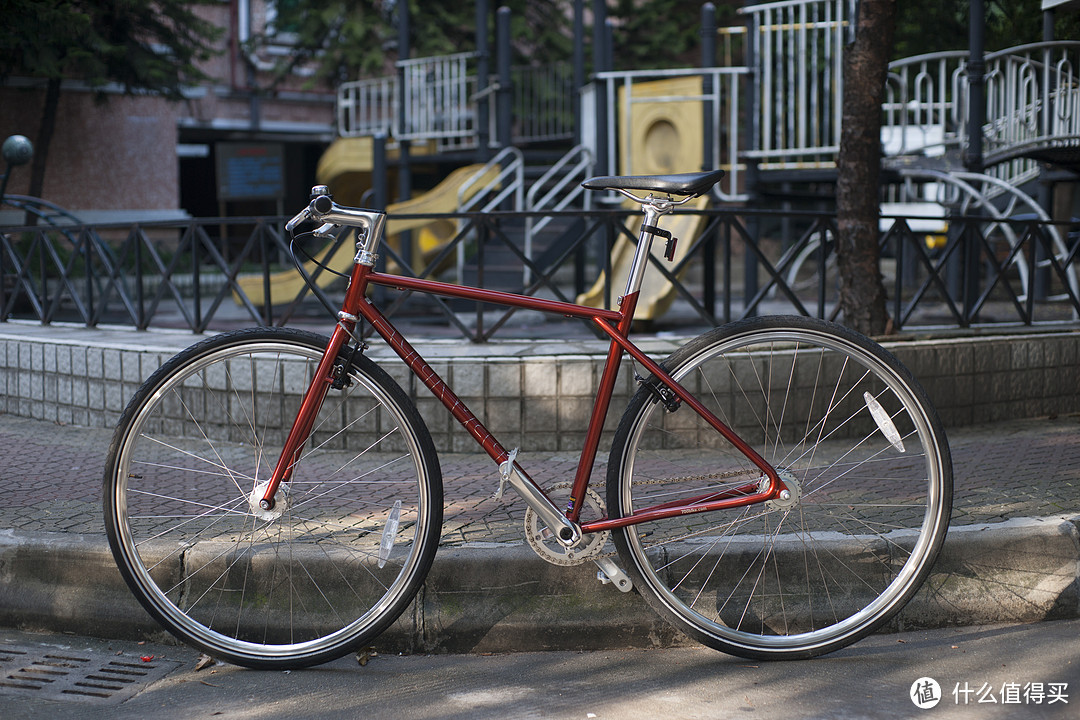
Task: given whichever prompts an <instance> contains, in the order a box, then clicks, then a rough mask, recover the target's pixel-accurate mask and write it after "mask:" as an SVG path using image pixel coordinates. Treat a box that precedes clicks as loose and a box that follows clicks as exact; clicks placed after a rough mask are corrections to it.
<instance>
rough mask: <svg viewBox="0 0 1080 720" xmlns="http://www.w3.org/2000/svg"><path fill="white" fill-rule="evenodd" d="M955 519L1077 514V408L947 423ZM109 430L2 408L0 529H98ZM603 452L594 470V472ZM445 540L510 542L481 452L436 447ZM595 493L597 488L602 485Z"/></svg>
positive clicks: (512, 503) (567, 467) (558, 461)
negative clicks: (1043, 415)
mask: <svg viewBox="0 0 1080 720" xmlns="http://www.w3.org/2000/svg"><path fill="white" fill-rule="evenodd" d="M948 434H949V442H950V445H951V447H952V453H953V465H954V476H955V493H954V510H953V525H954V526H961V525H972V524H977V523H992V522H1002V521H1005V520H1010V519H1015V518H1030V517H1049V516H1062V515H1067V516H1080V413H1076V414H1070V415H1063V416H1059V417H1055V418H1039V419H1031V420H1018V421H1009V422H998V423H994V424H991V425H978V426H972V427H963V428H951V429H949V431H948ZM110 437H111V432H110V431H108V430H103V429H96V428H83V427H76V426H73V425H58V424H56V423H51V422H46V421H41V420H30V419H26V418H21V417H16V416H12V415H7V414H0V478H2V483H0V530H17V531H25V532H61V533H64V532H67V533H82V534H88V535H101V534H103V533H104V526H103V522H102V517H101V479H102V474H103V472H104V465H105V456H106V454H107V452H108V446H109V440H110ZM605 457H606V455H604V454H603V453H602V458H601V459H600V460H598V466H597V470H596V472H595V473H594V477H595V478H597V479H599V480H602V478H603V467H602V466H603V464H604V458H605ZM440 459H441V461H442V465H443V478H444V486H445V504H446V512H445V522H444V530H443V544H444V545H446V546H461V545H464V544H467V543H486V542H493V543H518V542H521V540H522V532H521V523H522V517H523V514H524V503H523V502H522V501H521V500H520V499H518V498H517V497H516V495H514V493H513V492H512V491H511V492H508V493H507V494H506V496H505V498H504V500H503V501H496V500H493V499H492V498H491V495H492V493H493V492H494V490H495V487H496V485H497V471H496V468H495V465H494V463H492V462H491V461H490V460H489V459H488V458H487V457H486V456H485V455H483V454H482V453H479V452H476V453H467V454H465V453H440ZM522 462H523V463H524V464H525V465H526V467H527V468H528V469H529V470H530V472H531V473H532V474H533V476H534V478H536V479H537V480H538V481H539V482H541V483H542V484H544V485H548V484H551V483H555V482H560V481H563V480H569V479H571V478H572V476H573V471H574V468H575V466H576V462H577V455H576V453H572V452H566V451H562V452H545V453H540V452H530V451H529V450H528V448H523V449H522ZM601 494H602V491H601Z"/></svg>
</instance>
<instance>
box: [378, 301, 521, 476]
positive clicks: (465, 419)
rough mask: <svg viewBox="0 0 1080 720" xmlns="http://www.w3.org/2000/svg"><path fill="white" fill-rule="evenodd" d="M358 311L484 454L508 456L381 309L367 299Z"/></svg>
mask: <svg viewBox="0 0 1080 720" xmlns="http://www.w3.org/2000/svg"><path fill="white" fill-rule="evenodd" d="M358 310H359V311H360V314H361V315H363V317H364V319H365V320H367V321H368V322H369V323H371V327H373V328H374V329H375V332H377V333H379V335H380V336H381V337H382V339H383V340H385V341H386V343H387V344H388V345H389V346H390V347H391V348H393V350H394V352H396V353H397V354H398V356H399V357H400V358H401V359H402V360H403V361H404V362H405V364H406V365H408V366H409V369H410V370H412V371H413V374H415V375H416V377H418V378H420V380H421V382H423V383H424V385H426V386H427V388H428V389H429V390H431V392H432V394H433V395H434V396H435V397H436V398H438V399H439V402H441V403H442V404H443V405H445V406H446V409H447V410H449V411H450V414H451V415H453V416H454V419H455V420H457V421H458V422H459V423H461V426H462V427H463V428H465V430H466V432H468V433H469V434H470V435H472V437H473V439H474V440H476V442H477V443H479V445H480V447H482V448H484V452H486V453H487V454H488V455H489V456H490V457H491V459H492V460H494V461H495V462H497V463H501V462H503V461H504V460H506V459H507V457H509V453H507V452H506V448H504V447H503V446H502V444H500V443H499V441H498V440H496V439H495V436H494V435H492V434H491V432H490V431H489V430H488V429H487V428H486V427H485V426H484V424H483V423H482V422H480V419H479V418H477V417H476V415H474V414H473V412H472V410H470V409H469V408H468V407H467V406H466V405H465V403H463V402H462V401H461V398H459V397H458V396H457V395H456V394H454V391H453V390H451V389H450V387H449V386H448V385H447V384H446V382H444V381H443V379H442V378H441V377H439V374H438V373H436V372H435V370H434V369H432V367H431V366H430V365H428V363H427V361H426V360H424V358H423V357H421V356H420V353H418V352H416V350H415V348H413V346H412V345H410V344H409V341H408V340H406V339H405V337H404V336H403V335H402V334H401V333H400V332H398V330H397V328H396V327H394V326H393V325H392V324H391V323H390V321H389V320H387V319H386V317H385V316H384V315H383V314H382V313H381V312H379V309H378V308H376V307H375V306H374V305H372V304H371V303H370V302H368V300H367V298H362V299H361V300H360V302H359V306H358Z"/></svg>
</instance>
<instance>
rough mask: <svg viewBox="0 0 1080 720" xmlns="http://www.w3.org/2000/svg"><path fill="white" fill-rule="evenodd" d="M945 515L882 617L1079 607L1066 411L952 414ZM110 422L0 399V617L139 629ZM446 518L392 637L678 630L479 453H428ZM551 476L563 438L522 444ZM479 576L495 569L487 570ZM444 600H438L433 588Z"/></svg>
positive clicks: (515, 643)
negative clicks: (574, 550)
mask: <svg viewBox="0 0 1080 720" xmlns="http://www.w3.org/2000/svg"><path fill="white" fill-rule="evenodd" d="M949 435H950V443H951V446H952V451H953V459H954V466H955V476H956V490H955V502H954V513H953V524H952V528H951V530H950V535H949V538H948V541H947V543H946V548H945V551H944V553H943V555H942V557H941V558H940V559H939V561H938V564H937V566H936V569H935V573H934V574H933V575H932V576H931V578H930V580H929V581H928V582H927V583H926V585H925V586H924V589H923V590H922V591H921V592H920V594H919V595H918V596H917V597H916V599H915V600H914V601H913V602H912V603H911V604H910V605H909V607H908V608H907V609H906V610H905V611H904V613H902V614H901V616H900V618H899V620H898V621H896V622H895V623H894V629H910V628H913V627H942V626H948V625H959V624H969V625H970V624H980V623H991V622H1025V621H1034V620H1040V619H1045V618H1058V617H1080V415H1070V416H1064V417H1058V418H1055V419H1048V418H1043V419H1034V420H1021V421H1014V422H1009V423H998V424H995V425H984V426H977V427H971V428H963V429H954V430H953V431H951V432H950V434H949ZM110 436H111V433H110V431H108V430H105V429H93V428H82V427H75V426H70V425H68V426H61V425H58V424H55V423H50V422H43V421H38V420H29V419H25V418H18V417H13V416H10V415H0V468H2V474H3V483H2V487H0V500H2V502H0V577H2V578H3V583H2V586H0V624H2V625H7V626H12V627H19V628H23V629H49V630H54V631H63V632H75V633H82V634H90V635H96V636H102V637H118V638H133V637H140V636H149V637H153V636H155V635H156V634H157V630H156V625H155V624H154V623H153V622H152V621H151V620H150V619H149V618H148V617H147V616H146V615H145V613H144V612H143V611H142V609H141V608H140V607H139V606H138V605H137V603H136V602H135V600H134V599H133V598H132V597H131V596H130V594H129V592H128V590H127V588H126V586H125V585H124V584H123V582H122V581H121V579H120V576H119V573H118V572H117V571H116V569H115V567H114V565H113V561H112V557H111V555H110V553H109V551H108V547H107V543H106V541H105V537H104V528H103V523H102V514H101V507H100V492H101V488H100V485H101V478H102V474H103V468H104V462H105V455H106V452H107V450H108V443H109V438H110ZM441 459H442V464H443V474H444V482H445V489H446V509H447V514H446V522H445V530H444V534H443V541H442V547H441V548H440V551H439V555H438V556H437V558H436V561H435V566H434V568H433V571H432V574H431V575H430V576H429V581H428V585H427V587H426V589H425V592H424V593H423V597H422V598H420V599H419V600H418V601H417V603H418V608H417V613H416V616H417V618H418V619H417V620H416V621H415V628H414V629H412V630H410V629H406V630H405V631H404V632H403V633H401V634H399V635H398V636H396V637H391V638H388V639H387V643H388V644H392V645H393V646H395V647H399V648H406V649H409V648H411V649H417V648H422V649H424V650H428V651H432V650H453V651H498V650H507V649H514V650H531V649H552V648H561V649H571V648H603V647H613V646H647V645H652V644H657V643H659V644H671V643H678V642H681V640H680V639H678V638H676V637H674V636H673V633H672V631H671V630H669V629H668V628H667V626H666V625H664V624H663V623H662V622H661V621H659V620H658V619H657V618H656V617H655V616H654V615H653V614H652V612H651V611H650V610H649V609H648V608H647V607H645V605H644V603H643V602H642V601H641V600H640V598H638V597H637V596H636V595H635V594H633V593H631V594H628V595H623V594H621V593H619V592H617V591H615V590H613V589H611V587H610V586H608V587H601V586H600V585H599V584H598V583H597V581H596V579H595V573H594V570H595V568H594V566H593V565H592V564H591V563H590V564H586V565H583V566H580V567H574V568H559V567H554V566H551V565H548V564H547V563H545V562H543V561H542V560H540V559H539V558H538V557H536V556H535V555H534V554H533V553H532V551H531V550H530V549H529V548H528V546H527V545H525V543H524V541H523V539H522V530H521V527H522V516H523V512H524V505H523V503H522V502H521V501H520V500H519V499H517V498H516V497H513V496H512V495H511V494H509V493H508V494H507V497H506V500H505V501H496V500H493V499H491V494H492V491H493V490H494V488H495V485H496V483H497V474H496V469H495V466H494V465H493V464H492V463H491V461H490V460H488V459H487V457H486V456H483V455H482V454H478V453H473V454H442V455H441ZM529 460H530V464H531V465H535V466H536V467H538V468H543V469H544V472H545V474H546V475H550V476H551V477H552V478H558V477H565V476H566V475H567V474H570V473H572V471H573V468H574V466H575V461H576V455H575V454H574V453H568V452H562V453H530V454H529ZM493 582H495V583H496V584H494V585H493ZM451 597H452V598H453V600H454V601H453V602H452V603H450V602H446V599H447V598H451Z"/></svg>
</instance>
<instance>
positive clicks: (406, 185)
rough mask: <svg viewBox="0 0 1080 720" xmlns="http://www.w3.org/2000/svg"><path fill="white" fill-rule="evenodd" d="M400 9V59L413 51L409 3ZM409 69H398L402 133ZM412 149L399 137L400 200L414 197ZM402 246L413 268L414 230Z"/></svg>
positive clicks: (406, 116) (404, 235)
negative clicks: (410, 41) (410, 160)
mask: <svg viewBox="0 0 1080 720" xmlns="http://www.w3.org/2000/svg"><path fill="white" fill-rule="evenodd" d="M397 11H398V61H401V60H408V59H409V55H410V53H411V50H410V46H409V3H408V2H399V3H397ZM407 78H408V75H407V69H406V68H405V67H400V68H399V69H398V96H399V98H400V101H399V102H398V127H399V128H401V132H402V133H406V132H408V129H409V119H410V117H409V110H408V107H409V98H408V96H407V93H408V91H409V87H408V84H407V82H406V81H407ZM410 149H411V142H410V141H409V140H405V139H402V138H398V200H399V201H403V200H408V199H410V198H411V197H412V167H411V166H410V164H409V151H410ZM399 237H400V238H401V246H400V248H399V252H400V253H401V259H402V260H403V261H404V263H405V266H406V267H408V268H410V269H411V268H412V232H410V231H406V232H403V233H401V235H400V236H399Z"/></svg>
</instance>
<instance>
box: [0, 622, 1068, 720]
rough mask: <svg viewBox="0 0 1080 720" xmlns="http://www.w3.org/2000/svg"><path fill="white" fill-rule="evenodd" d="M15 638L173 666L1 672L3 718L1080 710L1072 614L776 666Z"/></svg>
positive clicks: (716, 658) (625, 654) (620, 655)
mask: <svg viewBox="0 0 1080 720" xmlns="http://www.w3.org/2000/svg"><path fill="white" fill-rule="evenodd" d="M12 647H19V648H24V649H29V650H30V651H31V653H33V652H49V653H51V654H53V655H54V656H60V657H66V658H75V660H69V661H68V662H69V663H76V664H77V660H78V658H86V659H88V660H91V661H93V662H110V661H117V662H120V663H125V662H130V663H131V664H132V665H135V666H139V665H144V666H147V667H149V666H155V667H156V668H158V671H164V672H167V674H165V675H164V677H162V678H160V679H158V680H156V681H155V682H151V683H149V684H148V683H147V682H146V681H143V680H138V681H135V682H133V683H131V684H130V687H129V688H128V690H127V691H126V692H128V693H129V694H130V693H134V694H133V695H132V696H130V697H128V699H126V700H123V701H122V702H117V700H119V699H120V698H118V697H114V698H112V699H111V700H109V699H106V700H95V701H89V702H88V701H82V700H62V701H61V700H51V699H46V698H45V697H44V695H45V693H46V692H47V691H34V690H16V689H12V688H10V687H5V686H4V685H3V684H2V683H0V708H2V709H0V716H2V717H4V718H5V719H6V720H23V719H30V718H35V719H36V718H49V719H50V720H52V719H53V718H56V717H60V716H64V715H68V716H73V717H78V718H80V720H95V719H96V718H102V719H106V718H107V719H108V720H148V719H149V718H167V717H188V718H211V717H214V718H223V719H225V720H230V719H236V720H240V719H246V718H252V717H257V718H259V719H260V720H276V719H278V718H281V719H282V720H284V719H286V718H288V719H289V720H292V719H293V718H299V717H318V718H320V720H335V719H336V718H343V719H344V718H348V719H350V720H353V719H354V718H360V717H374V718H394V719H395V720H430V719H434V718H440V719H444V720H456V719H458V718H460V719H462V720H465V719H468V720H487V719H489V718H490V719H495V718H499V719H500V720H501V719H503V718H556V719H561V718H566V719H568V720H569V719H581V720H586V719H588V718H596V719H597V720H603V719H604V718H613V719H616V720H638V719H639V718H640V719H642V720H646V719H647V720H654V719H655V718H657V717H661V718H665V717H666V718H680V719H686V720H691V719H693V718H709V719H710V720H712V719H715V718H784V719H785V720H789V719H807V720H809V719H817V718H822V719H825V718H828V719H829V720H855V719H858V718H874V719H877V718H882V719H884V718H920V717H926V718H946V719H949V720H952V719H955V720H969V719H970V720H975V719H978V720H985V719H991V720H992V719H996V718H1008V719H1009V720H1026V719H1027V718H1040V719H1042V718H1053V719H1057V718H1062V719H1064V718H1075V717H1077V708H1078V706H1080V620H1070V621H1059V622H1043V623H1037V624H1034V625H1019V626H1003V627H975V628H954V629H948V630H937V631H931V632H919V633H905V634H900V635H878V636H874V637H871V638H869V639H867V640H864V641H862V642H861V643H859V644H857V645H856V646H854V647H851V648H847V649H844V650H841V651H839V652H836V653H833V654H832V655H828V656H826V657H822V658H817V659H815V660H810V661H803V662H786V663H754V662H748V661H745V660H740V659H737V658H731V657H728V656H725V655H721V654H719V653H716V652H714V651H711V650H706V649H698V648H678V649H666V650H621V651H605V652H591V653H570V652H551V653H522V654H510V655H438V656H402V657H398V656H376V657H373V658H371V659H370V660H369V661H368V662H367V664H366V665H364V666H360V665H359V664H358V663H357V661H356V659H355V658H352V657H350V658H346V659H342V660H339V661H337V662H334V663H330V664H328V665H324V666H322V667H319V668H315V669H311V670H304V671H295V672H291V673H282V672H269V671H267V672H258V671H252V670H243V669H240V668H236V667H232V666H222V665H217V666H213V667H210V668H205V669H203V670H200V671H196V670H195V666H196V662H197V655H196V654H195V653H194V652H193V651H190V650H187V649H186V648H178V647H174V646H155V645H134V644H126V643H118V642H107V641H99V640H89V639H83V638H76V637H65V636H56V635H26V634H22V633H16V632H13V631H0V650H3V649H5V648H8V649H10V648H12ZM151 655H152V656H154V657H153V659H151V660H149V662H147V663H143V662H142V660H141V658H142V657H147V658H149V657H150V656H151ZM2 657H3V656H2V655H0V658H2ZM2 664H3V660H2V659H0V665H2ZM95 667H96V666H95ZM4 670H5V672H7V671H8V670H9V667H8V666H4ZM924 677H929V678H932V679H933V680H935V681H936V682H937V683H938V686H939V687H940V693H939V695H937V697H939V702H938V704H937V706H936V707H933V708H931V709H926V710H923V709H919V708H918V707H916V705H915V704H914V702H913V701H912V699H910V698H909V692H910V691H911V690H912V686H913V684H915V683H916V681H918V680H920V679H921V678H924ZM925 687H926V685H925V683H920V684H919V685H918V686H917V688H918V689H924V688H925ZM991 700H993V701H994V702H990V701H991Z"/></svg>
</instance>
